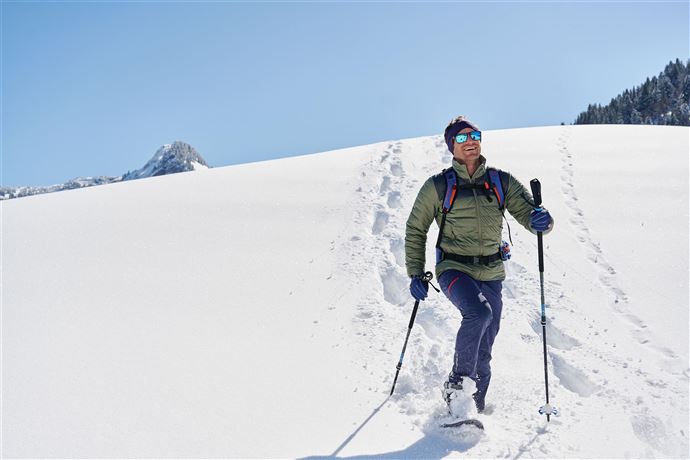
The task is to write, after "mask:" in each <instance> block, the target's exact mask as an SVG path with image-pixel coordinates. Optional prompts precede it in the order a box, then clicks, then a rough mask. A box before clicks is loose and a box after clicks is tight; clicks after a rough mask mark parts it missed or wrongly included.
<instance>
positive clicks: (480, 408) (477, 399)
mask: <svg viewBox="0 0 690 460" xmlns="http://www.w3.org/2000/svg"><path fill="white" fill-rule="evenodd" d="M472 399H474V405H475V406H477V412H478V413H480V414H482V413H484V409H485V408H486V401H484V398H482V396H481V395H480V394H479V392H476V393H475V394H473V395H472Z"/></svg>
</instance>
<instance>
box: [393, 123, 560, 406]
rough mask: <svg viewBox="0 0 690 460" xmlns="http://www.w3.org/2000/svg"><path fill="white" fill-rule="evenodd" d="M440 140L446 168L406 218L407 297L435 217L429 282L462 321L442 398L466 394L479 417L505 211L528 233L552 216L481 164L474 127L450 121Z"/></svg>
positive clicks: (546, 225)
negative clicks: (444, 146) (448, 156)
mask: <svg viewBox="0 0 690 460" xmlns="http://www.w3.org/2000/svg"><path fill="white" fill-rule="evenodd" d="M444 137H445V141H446V144H447V146H448V150H450V152H451V153H452V154H453V161H452V167H451V168H449V169H447V170H445V171H443V172H442V173H441V174H438V175H436V176H432V177H430V178H429V179H428V180H427V181H426V182H425V183H424V184H423V185H422V188H421V189H420V190H419V193H418V195H417V198H416V200H415V203H414V205H413V207H412V211H411V212H410V216H409V218H408V220H407V226H406V232H405V264H406V267H407V273H408V275H409V276H410V277H411V284H410V288H411V289H410V292H411V294H412V296H413V297H414V298H415V299H417V300H420V299H423V298H424V297H426V290H427V289H428V285H426V284H424V283H420V281H419V279H420V277H421V276H423V274H424V271H425V270H424V268H425V262H426V260H425V253H426V240H427V233H428V231H429V227H430V226H431V223H432V222H433V221H434V220H436V223H437V224H438V226H439V236H438V239H437V241H436V277H437V279H438V281H439V284H440V286H441V289H442V291H443V293H444V294H445V295H446V297H447V298H448V299H449V300H450V301H451V302H452V303H453V305H455V306H456V307H457V308H458V310H459V311H460V314H461V316H462V321H461V323H460V328H459V330H458V334H457V338H456V342H455V356H454V360H453V366H452V369H451V371H450V374H449V376H448V381H447V382H446V384H445V385H444V387H443V397H444V399H445V400H446V402H448V403H449V407H450V409H451V411H452V410H453V409H454V406H456V405H457V404H455V403H454V402H453V401H455V400H456V399H458V400H464V401H467V400H468V398H467V396H468V395H470V396H471V398H470V400H473V401H474V405H475V408H476V410H477V411H479V412H482V411H483V410H484V408H485V403H486V395H487V391H488V388H489V383H490V381H491V366H490V361H491V349H492V347H493V344H494V340H495V339H496V335H497V334H498V330H499V324H500V320H501V310H502V308H503V302H502V298H501V291H502V282H503V280H504V279H505V269H504V267H503V260H506V259H507V258H508V255H507V254H506V253H507V251H508V249H507V247H506V245H505V244H504V243H502V240H501V235H502V230H503V219H504V212H505V210H508V212H509V213H510V214H511V215H512V216H513V217H514V218H515V220H517V222H518V223H520V224H521V225H522V226H524V227H525V228H526V229H528V230H529V231H530V232H532V233H536V232H543V233H544V234H546V233H548V232H550V231H551V229H552V228H553V219H552V218H551V215H550V214H549V212H548V211H547V210H546V209H545V208H540V210H535V209H534V208H535V206H534V204H535V203H534V200H533V199H532V196H531V194H530V193H529V192H528V191H527V189H526V188H525V187H524V186H523V185H522V184H521V183H520V182H519V181H518V180H517V179H515V178H514V177H513V176H512V175H511V174H509V173H507V172H505V171H500V170H496V169H494V168H489V167H487V165H486V158H485V157H484V156H482V154H481V153H482V148H481V147H482V146H481V141H482V132H481V131H480V129H479V128H478V127H477V125H475V124H474V123H472V122H471V121H470V120H468V119H466V118H464V117H462V116H460V117H457V118H455V119H453V120H452V121H451V122H450V124H448V126H447V127H446V129H445V132H444ZM475 385H476V389H475ZM470 392H471V394H470ZM459 396H462V397H463V398H458V397H459ZM457 409H458V410H459V409H461V408H457ZM458 415H460V416H462V414H458Z"/></svg>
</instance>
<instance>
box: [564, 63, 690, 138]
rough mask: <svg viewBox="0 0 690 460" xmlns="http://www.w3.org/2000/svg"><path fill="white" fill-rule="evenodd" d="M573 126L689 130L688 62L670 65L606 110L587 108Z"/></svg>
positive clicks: (689, 89) (689, 82) (596, 105)
mask: <svg viewBox="0 0 690 460" xmlns="http://www.w3.org/2000/svg"><path fill="white" fill-rule="evenodd" d="M575 124H576V125H590V124H630V125H674V126H690V61H687V62H685V63H684V62H682V61H681V60H680V59H676V61H675V62H670V63H669V64H668V65H667V66H666V68H665V69H664V71H663V72H661V73H660V74H659V76H658V77H652V78H651V79H650V78H647V80H646V81H645V82H644V83H643V84H642V85H640V86H638V87H635V88H633V89H632V90H625V91H624V92H623V94H620V95H618V96H617V97H615V98H613V99H611V102H610V103H609V104H608V105H606V106H603V107H602V106H601V105H599V104H590V105H589V107H588V108H587V110H586V111H585V112H582V113H581V114H580V115H579V116H578V117H577V119H576V120H575Z"/></svg>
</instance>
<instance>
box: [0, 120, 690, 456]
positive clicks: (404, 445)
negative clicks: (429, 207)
mask: <svg viewBox="0 0 690 460" xmlns="http://www.w3.org/2000/svg"><path fill="white" fill-rule="evenodd" d="M689 134H690V133H689V129H688V128H679V127H651V126H557V127H545V128H529V129H517V130H499V131H486V132H485V133H484V140H483V153H484V154H485V155H486V156H487V158H488V159H489V163H490V164H491V165H494V166H497V167H499V168H502V169H506V170H508V171H511V172H512V173H513V174H514V175H515V176H516V177H518V178H519V179H520V180H521V181H522V182H523V183H524V184H528V182H529V180H530V179H532V178H533V177H538V178H539V179H540V180H541V182H542V189H543V197H544V205H545V206H546V207H547V208H548V209H549V210H550V211H551V213H552V214H553V215H554V217H555V219H556V227H555V229H554V231H553V232H552V233H551V234H549V235H547V236H546V237H545V239H544V241H545V255H546V260H545V263H546V272H545V283H546V302H547V317H548V326H547V338H548V344H549V351H548V356H549V383H550V394H551V402H552V404H553V405H554V406H555V407H556V408H557V409H559V412H560V414H559V415H558V416H553V417H551V422H549V423H547V422H546V418H545V416H542V415H539V413H538V409H539V407H540V406H542V405H543V404H544V403H545V401H544V382H543V379H544V375H543V361H542V359H543V357H542V344H541V325H540V323H539V315H540V300H539V275H538V271H537V255H536V237H534V235H532V234H531V233H529V232H528V231H526V230H525V229H524V228H522V227H520V226H519V225H518V224H517V223H516V222H515V221H514V220H513V219H512V218H510V217H509V219H510V221H511V229H512V233H513V241H514V243H515V245H514V246H513V247H512V251H511V253H512V258H511V260H510V261H509V262H507V263H506V270H507V273H508V279H507V280H506V282H505V283H504V291H503V297H504V309H503V311H504V313H503V315H504V316H503V318H502V323H501V332H500V333H499V335H498V338H497V339H496V345H495V347H494V359H493V371H494V376H493V380H492V385H491V388H490V392H489V396H488V398H487V403H488V407H487V412H488V413H487V414H483V415H481V416H480V419H481V421H482V422H483V423H484V425H485V427H486V431H485V433H483V434H480V433H476V432H474V431H473V429H472V428H465V429H455V430H442V429H440V428H438V421H439V418H440V417H441V416H442V414H443V411H444V403H443V401H442V399H441V395H440V389H441V385H442V383H443V381H444V380H445V377H446V375H447V373H448V371H449V368H450V365H451V362H452V350H453V342H454V337H455V334H456V331H457V326H458V324H459V319H460V318H459V314H458V312H457V311H456V310H455V309H454V307H452V305H450V303H449V302H448V301H447V300H446V299H445V298H444V297H443V296H442V295H438V294H436V293H435V292H433V291H432V292H431V294H430V297H429V299H428V300H427V301H425V302H422V304H421V306H420V310H419V313H418V316H417V321H416V323H415V325H414V329H413V331H412V334H411V336H410V342H409V344H408V348H407V352H406V355H405V362H404V364H403V367H402V370H401V372H400V378H399V380H398V384H397V387H396V391H395V394H394V396H393V397H388V393H389V392H390V385H391V384H392V379H393V375H394V373H395V365H396V364H397V361H398V359H399V356H400V350H401V347H402V343H403V340H404V336H405V332H406V328H407V325H408V322H409V315H410V313H411V309H412V303H413V302H412V301H411V299H410V297H409V294H408V292H407V287H408V280H407V277H406V275H405V270H404V248H403V239H404V224H405V221H406V219H407V215H408V213H409V210H410V207H411V205H412V203H413V201H414V198H415V196H416V193H417V190H418V189H419V187H420V186H421V184H422V183H423V181H424V180H425V179H426V178H427V177H428V176H429V175H431V174H434V173H436V172H438V171H440V170H441V169H442V168H443V167H445V166H447V165H448V164H449V162H450V154H449V153H448V152H447V151H446V149H445V144H444V142H443V140H442V138H441V136H432V137H424V138H416V139H405V140H400V141H392V142H383V143H379V144H374V145H367V146H361V147H355V148H351V149H344V150H339V151H334V152H327V153H322V154H317V155H308V156H303V157H295V158H288V159H282V160H275V161H269V162H261V163H251V164H246V165H238V166H231V167H225V168H213V169H207V170H200V171H195V172H194V173H189V174H175V175H170V176H160V177H153V178H147V179H142V180H137V181H129V182H123V183H117V184H111V185H104V186H99V187H92V188H88V189H79V190H73V191H66V192H61V193H54V194H47V195H39V196H32V197H26V198H20V199H14V200H9V201H3V202H0V210H1V211H2V318H1V320H2V452H1V453H2V456H3V457H157V458H159V457H231V458H239V457H244V458H247V457H250V458H275V457H280V458H301V457H328V456H341V457H353V456H357V457H376V456H381V457H386V458H443V457H473V458H496V457H513V458H517V457H523V458H530V457H540V458H543V457H551V458H560V457H573V458H575V457H587V458H589V457H596V458H602V457H606V458H613V457H615V458H618V457H632V458H643V457H649V458H687V457H688V377H689V374H690V372H689V370H688V326H689V320H688V306H689V305H688V259H687V256H688V222H689V219H688V151H689V149H688V139H689ZM434 233H435V230H434V229H432V231H431V232H430V235H429V239H428V255H427V259H428V260H429V261H431V260H433V247H432V246H433V241H435V234H434ZM427 268H428V269H432V268H433V267H432V264H431V262H429V263H428V264H427Z"/></svg>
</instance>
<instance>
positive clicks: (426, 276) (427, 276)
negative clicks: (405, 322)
mask: <svg viewBox="0 0 690 460" xmlns="http://www.w3.org/2000/svg"><path fill="white" fill-rule="evenodd" d="M433 277H434V275H433V274H432V273H431V272H426V273H424V278H422V279H423V280H424V281H427V282H428V281H431V279H432V278H433ZM434 289H435V288H434ZM418 308H419V300H417V301H415V303H414V308H413V309H412V316H411V317H410V324H409V326H407V335H406V336H405V344H404V345H403V349H402V353H400V361H398V366H397V367H396V369H397V370H396V371H395V378H394V379H393V387H392V388H391V394H390V396H393V391H394V390H395V383H396V382H397V381H398V374H400V368H401V367H402V363H403V358H404V357H405V349H406V348H407V341H408V340H409V338H410V332H412V326H413V325H414V319H415V317H416V316H417V309H418Z"/></svg>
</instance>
